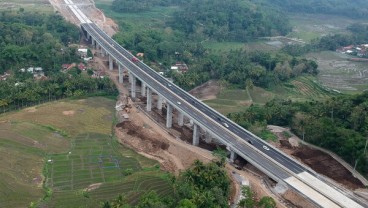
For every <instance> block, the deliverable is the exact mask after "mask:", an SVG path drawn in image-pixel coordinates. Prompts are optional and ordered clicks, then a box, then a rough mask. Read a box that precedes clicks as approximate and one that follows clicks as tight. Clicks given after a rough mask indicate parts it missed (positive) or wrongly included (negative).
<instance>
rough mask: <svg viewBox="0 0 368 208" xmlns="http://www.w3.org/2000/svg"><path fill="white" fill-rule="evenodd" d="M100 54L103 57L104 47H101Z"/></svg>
mask: <svg viewBox="0 0 368 208" xmlns="http://www.w3.org/2000/svg"><path fill="white" fill-rule="evenodd" d="M101 56H102V57H105V49H104V48H102V47H101Z"/></svg>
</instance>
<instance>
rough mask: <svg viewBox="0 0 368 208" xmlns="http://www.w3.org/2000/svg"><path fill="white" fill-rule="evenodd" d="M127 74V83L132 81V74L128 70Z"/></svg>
mask: <svg viewBox="0 0 368 208" xmlns="http://www.w3.org/2000/svg"><path fill="white" fill-rule="evenodd" d="M128 74H129V83H132V80H133V79H132V76H133V74H132V73H131V72H130V71H128Z"/></svg>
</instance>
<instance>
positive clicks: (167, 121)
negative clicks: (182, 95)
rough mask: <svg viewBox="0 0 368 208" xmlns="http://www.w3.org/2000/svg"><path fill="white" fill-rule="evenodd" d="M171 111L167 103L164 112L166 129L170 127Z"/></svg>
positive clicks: (171, 108)
mask: <svg viewBox="0 0 368 208" xmlns="http://www.w3.org/2000/svg"><path fill="white" fill-rule="evenodd" d="M172 111H173V107H172V105H170V104H169V103H167V110H166V127H167V128H171V127H172Z"/></svg>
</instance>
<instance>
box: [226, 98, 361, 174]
mask: <svg viewBox="0 0 368 208" xmlns="http://www.w3.org/2000/svg"><path fill="white" fill-rule="evenodd" d="M229 118H231V119H232V120H234V121H235V122H237V123H238V124H240V125H241V126H243V127H245V128H248V129H252V128H253V129H254V128H255V127H258V129H260V130H261V131H262V126H263V129H265V127H266V124H273V125H280V126H290V127H291V129H292V131H293V132H294V133H295V134H296V135H298V136H300V137H301V138H303V137H304V139H305V141H307V142H310V143H312V144H315V145H317V146H320V147H323V148H326V149H329V150H331V151H332V152H335V153H336V154H338V155H339V156H340V157H342V158H343V159H344V160H345V161H346V162H348V163H349V164H351V165H352V166H355V165H356V168H357V170H358V171H360V172H361V173H362V174H363V175H365V176H367V173H368V163H367V153H366V152H364V147H365V142H366V139H367V136H368V129H367V127H368V92H364V93H363V94H359V95H353V96H348V95H345V96H338V97H332V98H329V99H327V100H325V101H316V100H311V101H306V102H292V101H291V100H281V99H274V100H271V101H270V102H267V103H266V104H265V105H264V106H259V105H252V106H251V107H250V108H249V109H247V110H246V111H244V112H239V113H231V114H229Z"/></svg>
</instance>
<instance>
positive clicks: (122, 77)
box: [118, 64, 124, 84]
mask: <svg viewBox="0 0 368 208" xmlns="http://www.w3.org/2000/svg"><path fill="white" fill-rule="evenodd" d="M118 66H119V83H120V84H123V83H124V74H123V69H122V66H121V65H120V64H118Z"/></svg>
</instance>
